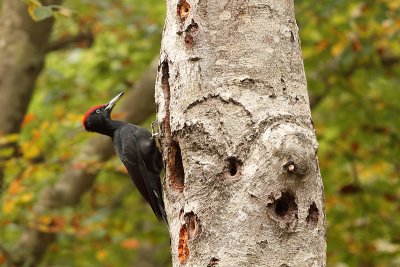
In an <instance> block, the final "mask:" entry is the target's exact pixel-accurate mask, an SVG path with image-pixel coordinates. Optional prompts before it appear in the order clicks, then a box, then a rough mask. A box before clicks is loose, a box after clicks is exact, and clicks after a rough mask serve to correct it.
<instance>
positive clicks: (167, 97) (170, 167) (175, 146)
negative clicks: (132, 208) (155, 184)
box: [161, 59, 185, 192]
mask: <svg viewBox="0 0 400 267" xmlns="http://www.w3.org/2000/svg"><path fill="white" fill-rule="evenodd" d="M169 77H170V75H169V64H168V60H167V59H165V60H164V61H163V62H162V63H161V88H162V90H163V93H164V101H165V118H164V120H163V123H162V132H163V135H164V138H163V139H162V147H163V157H164V159H165V160H166V169H167V171H166V173H167V177H168V181H169V185H170V186H171V187H172V188H174V189H175V190H178V191H179V192H183V189H184V181H185V173H184V168H183V163H182V155H181V149H180V147H179V143H178V142H177V141H175V140H174V139H173V137H172V131H171V112H170V101H171V91H170V89H171V88H170V84H169Z"/></svg>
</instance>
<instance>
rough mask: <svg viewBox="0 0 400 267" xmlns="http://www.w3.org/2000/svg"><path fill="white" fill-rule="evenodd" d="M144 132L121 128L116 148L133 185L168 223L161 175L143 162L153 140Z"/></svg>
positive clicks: (116, 133)
mask: <svg viewBox="0 0 400 267" xmlns="http://www.w3.org/2000/svg"><path fill="white" fill-rule="evenodd" d="M143 131H146V130H144V129H142V128H139V127H137V126H135V125H132V124H127V125H126V126H123V127H121V128H119V129H118V130H116V131H115V133H114V136H113V143H114V148H115V151H116V152H117V154H118V156H119V157H120V159H121V161H122V163H123V164H124V165H125V167H126V169H127V170H128V173H129V175H130V176H131V178H132V180H133V183H134V184H135V185H136V187H137V189H138V190H139V192H140V193H141V194H142V196H143V197H144V199H145V200H146V201H147V202H148V203H149V204H150V206H151V208H152V209H153V211H154V213H155V215H156V216H157V218H158V219H159V220H164V221H166V217H165V211H164V206H163V200H162V193H161V192H162V191H161V182H160V176H159V173H157V172H153V171H149V170H148V169H147V167H146V164H145V162H144V160H143V155H142V153H144V152H145V151H144V150H145V148H144V147H145V146H146V144H148V143H149V140H150V138H151V135H150V133H148V134H149V135H147V133H146V132H143ZM138 139H139V140H138ZM138 141H140V144H141V145H140V146H139V144H138Z"/></svg>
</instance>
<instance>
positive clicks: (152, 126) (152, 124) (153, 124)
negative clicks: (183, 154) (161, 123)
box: [151, 121, 160, 138]
mask: <svg viewBox="0 0 400 267" xmlns="http://www.w3.org/2000/svg"><path fill="white" fill-rule="evenodd" d="M155 125H156V126H155ZM155 127H157V128H156V130H155V129H154V128H155ZM159 130H160V128H159V127H158V122H157V121H153V122H152V123H151V137H153V138H158V137H159V136H160V131H159Z"/></svg>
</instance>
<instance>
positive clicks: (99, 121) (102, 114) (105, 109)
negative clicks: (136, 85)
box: [82, 92, 124, 133]
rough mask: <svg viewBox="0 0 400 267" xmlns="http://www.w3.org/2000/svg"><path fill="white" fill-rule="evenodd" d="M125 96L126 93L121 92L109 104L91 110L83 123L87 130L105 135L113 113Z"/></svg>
mask: <svg viewBox="0 0 400 267" xmlns="http://www.w3.org/2000/svg"><path fill="white" fill-rule="evenodd" d="M123 95H124V92H121V93H119V94H118V95H117V96H116V97H114V98H113V99H111V101H110V102H108V103H107V104H103V105H98V106H94V107H92V108H91V109H89V110H88V112H86V114H85V116H84V117H83V121H82V124H83V127H85V130H86V131H89V132H98V133H105V131H107V130H108V127H109V123H110V121H111V111H112V109H113V107H114V106H115V104H116V103H117V102H118V100H119V99H120V98H121V97H122V96H123Z"/></svg>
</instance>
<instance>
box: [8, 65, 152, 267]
mask: <svg viewBox="0 0 400 267" xmlns="http://www.w3.org/2000/svg"><path fill="white" fill-rule="evenodd" d="M156 72H157V62H153V63H152V64H151V65H150V67H149V69H148V70H147V71H146V73H145V74H144V75H143V76H142V78H141V79H140V80H139V81H138V83H137V84H136V86H135V88H134V89H133V90H132V91H131V92H130V93H129V94H128V95H127V96H126V98H125V101H124V104H123V105H122V106H121V108H120V107H119V106H117V107H116V110H117V111H118V110H120V111H121V110H122V111H123V112H125V113H126V115H127V116H126V120H127V121H129V122H131V123H136V124H140V123H141V122H143V121H144V120H145V119H147V118H148V117H149V116H150V115H151V114H153V113H154V110H155V107H154V105H152V103H154V83H155V77H156ZM112 155H114V149H113V147H112V144H111V140H110V139H109V138H108V137H103V136H95V137H93V138H92V139H90V140H89V141H88V143H87V144H85V146H84V147H83V148H82V150H81V152H80V153H79V154H78V155H77V157H76V158H75V159H74V161H73V162H71V163H70V164H68V165H67V166H65V173H64V174H63V175H62V176H60V179H59V180H58V181H57V182H56V183H55V184H54V185H50V186H48V187H47V188H45V189H44V190H43V192H41V194H40V198H39V200H38V202H37V203H36V204H35V206H34V216H33V218H35V219H36V218H39V217H40V216H41V215H44V214H48V213H51V211H52V210H56V209H60V208H62V207H66V206H75V205H77V204H79V201H80V199H81V197H82V195H83V194H84V193H86V192H88V191H89V190H90V189H91V188H92V186H93V184H94V182H95V180H96V176H97V174H98V173H99V172H100V171H101V170H100V169H99V168H95V169H89V167H88V166H86V165H85V163H88V164H89V165H90V164H91V163H93V162H97V163H101V162H105V161H107V160H108V159H109V158H111V156H112ZM82 164H83V165H84V167H82ZM77 166H78V167H77ZM79 166H81V167H79ZM52 223H53V222H49V227H50V226H51V224H52ZM33 225H35V223H33ZM55 238H56V233H54V232H44V231H41V230H40V229H37V228H34V227H28V228H27V229H26V230H25V231H24V232H23V233H22V234H21V237H20V240H19V242H18V243H17V244H16V246H15V248H14V249H13V253H10V254H11V255H12V259H11V261H12V262H13V266H24V267H29V266H32V267H33V266H37V265H38V264H39V262H40V261H41V259H42V257H43V255H44V254H45V253H46V251H47V249H48V247H49V246H50V245H51V244H52V243H53V242H54V241H55Z"/></svg>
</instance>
